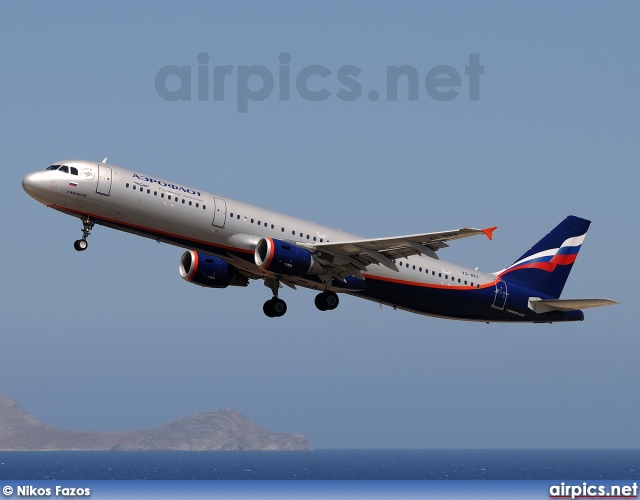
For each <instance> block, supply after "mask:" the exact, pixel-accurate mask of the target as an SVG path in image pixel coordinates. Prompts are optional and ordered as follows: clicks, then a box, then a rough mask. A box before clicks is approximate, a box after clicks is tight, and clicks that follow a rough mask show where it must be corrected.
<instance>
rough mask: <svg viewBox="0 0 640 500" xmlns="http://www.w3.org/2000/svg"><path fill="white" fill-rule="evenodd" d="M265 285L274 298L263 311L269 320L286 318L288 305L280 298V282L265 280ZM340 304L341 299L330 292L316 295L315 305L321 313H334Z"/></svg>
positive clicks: (265, 304)
mask: <svg viewBox="0 0 640 500" xmlns="http://www.w3.org/2000/svg"><path fill="white" fill-rule="evenodd" d="M264 284H265V286H267V287H268V288H270V289H271V291H272V292H273V298H272V299H270V300H267V301H266V302H265V303H264V305H263V306H262V311H263V312H264V313H265V315H266V316H268V317H269V318H279V317H280V316H284V314H285V313H286V312H287V303H286V302H285V301H284V300H282V299H280V298H278V290H279V289H280V281H279V280H277V279H272V278H265V280H264ZM339 303H340V299H339V298H338V294H337V293H335V292H332V291H330V290H325V291H324V292H322V293H319V294H318V295H316V299H315V304H316V307H317V308H318V309H319V310H320V311H333V310H334V309H335V308H336V307H338V304H339Z"/></svg>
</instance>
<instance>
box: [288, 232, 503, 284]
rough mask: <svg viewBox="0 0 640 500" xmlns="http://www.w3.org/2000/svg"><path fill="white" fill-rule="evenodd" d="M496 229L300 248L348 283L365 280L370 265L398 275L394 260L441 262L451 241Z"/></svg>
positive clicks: (309, 244) (414, 235) (395, 237)
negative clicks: (421, 256)
mask: <svg viewBox="0 0 640 500" xmlns="http://www.w3.org/2000/svg"><path fill="white" fill-rule="evenodd" d="M495 229H496V227H489V228H485V229H473V228H466V227H465V228H462V229H454V230H451V231H440V232H437V233H424V234H411V235H407V236H394V237H391V238H374V239H367V240H352V241H339V242H330V243H313V244H311V243H298V245H300V246H302V247H305V248H308V249H309V250H314V251H316V256H317V258H318V260H319V262H320V263H321V264H323V265H324V266H325V267H327V268H328V269H330V274H332V275H334V276H335V277H337V278H340V279H343V280H344V279H345V278H346V277H347V276H356V277H358V278H361V279H362V274H361V272H360V271H363V270H364V269H365V268H366V267H367V266H368V265H370V264H380V265H383V266H385V267H388V268H389V269H392V270H394V271H398V267H397V266H396V265H395V263H394V262H393V259H400V258H403V257H409V256H410V255H419V254H424V255H428V256H429V257H432V258H434V259H437V258H438V257H437V255H436V251H437V250H439V249H440V248H444V247H448V246H449V245H447V243H446V242H447V241H452V240H458V239H460V238H467V237H469V236H476V235H479V234H484V235H485V236H486V237H487V238H489V239H492V238H493V231H494V230H495Z"/></svg>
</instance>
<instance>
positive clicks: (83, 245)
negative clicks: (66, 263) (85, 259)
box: [73, 217, 96, 252]
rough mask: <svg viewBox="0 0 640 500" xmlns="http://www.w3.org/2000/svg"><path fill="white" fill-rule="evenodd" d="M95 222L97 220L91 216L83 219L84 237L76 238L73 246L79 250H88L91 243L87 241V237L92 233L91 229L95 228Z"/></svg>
mask: <svg viewBox="0 0 640 500" xmlns="http://www.w3.org/2000/svg"><path fill="white" fill-rule="evenodd" d="M95 223H96V221H94V220H93V219H92V218H91V217H85V218H83V219H82V239H81V240H76V241H75V242H74V243H73V248H75V249H76V250H77V251H78V252H82V251H83V250H86V249H87V247H88V246H89V243H87V238H88V237H89V235H90V234H91V230H92V229H93V226H94V225H95Z"/></svg>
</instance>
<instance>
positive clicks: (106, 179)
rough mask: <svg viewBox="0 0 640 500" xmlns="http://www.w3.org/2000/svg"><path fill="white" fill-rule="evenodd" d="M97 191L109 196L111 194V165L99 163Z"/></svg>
mask: <svg viewBox="0 0 640 500" xmlns="http://www.w3.org/2000/svg"><path fill="white" fill-rule="evenodd" d="M96 193H99V194H104V195H105V196H109V195H110V194H111V167H102V166H100V165H98V186H97V187H96Z"/></svg>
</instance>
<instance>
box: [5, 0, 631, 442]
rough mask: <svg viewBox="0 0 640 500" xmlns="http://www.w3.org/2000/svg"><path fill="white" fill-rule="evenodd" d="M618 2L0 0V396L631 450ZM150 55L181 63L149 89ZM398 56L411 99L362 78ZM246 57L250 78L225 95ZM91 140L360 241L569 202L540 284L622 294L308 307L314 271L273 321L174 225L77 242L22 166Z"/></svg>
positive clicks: (457, 251)
mask: <svg viewBox="0 0 640 500" xmlns="http://www.w3.org/2000/svg"><path fill="white" fill-rule="evenodd" d="M639 14H640V7H639V6H638V4H637V3H632V2H618V3H615V4H608V3H604V2H602V3H595V2H581V3H578V4H576V3H569V2H566V3H557V2H537V3H535V4H528V3H513V2H488V3H477V2H403V3H400V4H397V5H396V4H392V3H390V2H389V3H385V2H377V3H371V2H368V3H364V2H362V3H357V2H351V3H346V4H345V3H342V2H323V3H314V2H274V3H253V2H227V3H217V2H187V3H181V2H137V3H135V4H130V3H127V2H110V3H98V2H93V3H85V2H61V3H55V4H50V3H36V4H34V3H10V2H2V3H0V42H1V43H0V61H1V63H2V66H1V68H2V69H1V71H2V73H3V75H2V76H3V77H2V78H0V91H1V95H2V96H3V99H2V101H1V104H0V109H1V113H0V137H1V139H0V141H1V144H2V152H3V164H4V168H3V170H2V172H3V175H4V185H5V196H3V197H2V202H1V203H2V205H1V207H2V211H3V213H4V217H2V219H0V224H1V225H2V234H3V235H4V237H3V238H2V239H1V240H0V255H1V256H2V259H1V262H2V264H1V265H2V276H3V292H2V293H3V300H2V313H3V319H4V321H3V328H2V331H3V333H2V349H0V392H1V393H6V394H8V395H10V396H11V397H13V398H14V399H15V400H16V402H17V403H18V404H20V405H21V406H22V407H24V408H25V409H26V410H27V411H29V412H31V413H32V414H34V415H35V416H37V417H38V418H40V419H41V420H43V421H44V422H46V423H49V424H51V425H56V426H60V427H65V428H70V429H76V430H84V429H95V430H125V429H136V428H151V427H154V426H157V425H160V424H163V423H166V422H168V421H170V420H173V419H176V418H179V417H181V416H184V415H187V414H190V413H195V412H198V411H204V410H211V409H219V408H233V409H235V410H238V411H240V412H242V413H244V414H246V415H247V416H249V417H250V418H252V419H254V420H255V421H257V422H258V423H260V424H261V425H263V426H264V427H266V428H268V429H269V430H273V431H294V432H300V433H303V434H305V435H307V437H308V438H309V439H310V441H311V443H312V444H313V446H315V447H316V448H526V447H542V448H616V447H636V448H637V447H640V436H639V435H638V432H637V422H638V420H639V418H640V403H639V402H638V398H637V397H636V396H635V395H636V393H637V388H636V386H637V381H638V379H639V376H640V370H639V368H638V366H639V365H638V362H637V353H638V352H639V351H640V349H639V348H640V340H639V339H638V328H637V323H636V319H635V316H634V312H633V311H634V304H635V303H637V299H638V294H637V292H636V287H635V279H634V276H635V271H634V269H631V264H632V263H633V262H635V260H636V259H635V249H636V248H637V247H638V245H639V243H640V242H639V237H638V234H637V230H636V228H637V221H636V214H637V211H638V210H637V209H638V201H637V186H638V181H639V179H638V174H637V166H638V157H639V149H638V137H639V134H638V132H639V130H640V127H639V120H640V118H639V116H640V98H639V97H638V88H637V82H638V81H640V68H639V67H638V64H637V60H638V47H640V34H639V33H638V30H637V27H636V24H637V23H636V22H637V19H638V18H639ZM201 53H206V54H207V55H208V57H209V61H208V62H207V63H206V64H199V62H198V55H199V54H201ZM283 53H286V54H288V55H289V57H290V60H289V62H288V63H285V64H282V63H281V62H280V59H279V58H280V56H281V54H283ZM470 54H478V55H479V63H480V65H482V66H483V68H484V74H482V75H481V76H480V77H479V98H478V99H477V100H476V99H470V96H469V90H470V80H469V77H468V75H466V74H465V67H466V66H467V65H469V60H470ZM169 65H175V66H190V68H188V71H189V72H190V74H191V75H192V82H191V83H192V89H191V90H192V93H191V99H190V100H178V101H168V100H166V99H163V98H162V97H161V96H160V95H159V94H158V92H157V91H156V80H157V78H158V77H157V75H158V73H159V72H160V71H161V70H162V68H165V67H166V66H169ZM225 65H226V66H231V67H232V70H231V73H230V74H229V76H228V77H227V79H226V80H225V88H224V89H225V96H224V99H223V100H214V98H213V80H214V72H215V66H225ZM401 65H407V66H411V67H412V68H414V69H415V71H416V72H417V74H418V75H419V83H420V85H419V88H418V99H417V100H409V99H408V92H407V89H406V87H404V86H403V85H402V83H400V84H399V89H400V90H399V93H398V99H397V101H390V100H388V99H387V97H386V74H387V68H388V67H389V66H401ZM199 66H204V69H203V70H206V71H207V72H208V74H209V80H210V81H209V83H210V89H209V96H208V99H206V100H198V67H199ZM251 66H260V67H262V68H264V69H263V70H262V71H265V70H266V71H267V72H269V73H270V74H271V75H272V76H273V77H274V88H273V91H272V92H270V93H267V95H266V97H264V98H262V99H261V100H259V101H257V102H248V104H247V111H246V112H238V102H239V100H240V99H241V98H242V96H243V95H247V92H248V91H246V90H245V91H243V90H242V87H241V85H242V81H241V77H240V72H241V71H242V70H241V68H242V67H245V68H248V67H251ZM309 66H312V67H318V66H322V67H324V68H327V69H328V70H329V75H328V76H327V77H325V78H321V77H319V76H312V77H311V78H309V80H308V87H309V88H310V90H322V89H325V90H327V91H328V93H329V96H328V97H327V98H326V99H324V100H320V101H315V102H314V101H310V100H308V99H304V98H303V97H302V96H301V95H300V93H299V92H298V89H297V87H296V84H295V82H296V78H297V77H298V75H299V74H300V73H301V72H303V71H304V69H305V68H307V67H309ZM437 66H447V67H448V68H450V69H451V68H452V70H453V71H455V72H457V73H458V74H459V75H460V77H461V79H460V85H459V86H457V87H452V89H453V90H455V91H456V92H458V94H457V96H456V97H455V98H453V99H451V100H448V101H443V100H438V99H434V98H432V97H431V96H430V95H429V94H428V92H427V90H426V86H425V80H426V79H427V78H428V74H429V71H430V70H431V69H432V68H434V67H437ZM281 67H284V68H285V69H288V72H289V79H288V82H289V89H290V95H289V99H288V100H283V99H280V98H279V89H280V86H281V85H283V84H282V81H283V80H282V78H281V73H280V71H281ZM343 67H355V68H357V69H358V70H359V73H358V75H357V77H355V81H356V82H357V84H358V85H359V86H360V88H361V90H362V92H361V95H360V97H359V98H357V99H355V100H353V101H346V100H342V99H341V98H340V97H339V94H338V92H339V91H340V90H341V89H343V88H345V85H343V84H342V83H343V82H344V80H340V79H339V77H338V74H339V71H340V69H341V68H343ZM261 83H262V80H260V77H257V76H256V77H253V80H249V81H248V84H247V85H249V88H250V89H252V90H253V91H254V92H257V91H259V90H260V88H261ZM164 84H165V85H166V86H167V88H168V89H169V90H176V89H178V87H179V80H178V79H177V77H175V76H174V77H171V78H168V79H166V80H165V81H164ZM347 90H349V89H347ZM372 90H375V91H377V92H378V93H379V96H380V98H379V99H378V100H371V99H370V97H369V96H370V94H369V92H370V91H372ZM107 156H108V157H109V162H110V163H113V164H115V165H122V166H125V167H128V168H132V169H136V170H139V171H141V172H146V173H149V174H151V175H153V176H154V177H161V178H166V179H170V180H173V181H176V182H179V183H181V184H185V185H191V186H196V187H199V188H201V189H203V190H207V191H210V192H214V193H217V194H220V195H223V196H226V197H230V198H235V199H240V200H243V201H247V202H249V203H253V204H255V205H259V206H264V207H267V208H270V209H274V210H278V211H281V212H285V213H288V214H291V215H294V216H298V217H301V218H306V219H310V220H314V221H317V222H321V223H324V224H327V225H331V226H334V227H339V228H341V229H344V230H348V231H350V232H352V233H355V234H359V235H362V236H365V237H377V236H380V237H382V236H393V235H401V234H411V233H418V232H426V231H439V230H446V229H452V228H458V227H465V226H468V227H487V226H493V225H497V226H498V227H499V229H498V230H497V231H496V232H495V234H494V240H493V241H491V242H489V241H487V240H485V239H484V238H471V239H469V240H463V241H459V242H456V243H455V244H453V245H452V246H451V248H448V249H445V250H442V251H441V253H440V257H441V258H443V259H445V260H450V261H453V262H458V263H461V264H466V265H469V266H473V267H475V266H479V267H480V269H482V270H486V271H496V270H499V269H502V268H503V267H504V266H506V265H508V264H510V263H511V262H513V261H514V260H515V259H516V258H517V257H518V256H519V255H521V254H522V253H523V252H524V251H525V250H526V249H527V248H529V247H530V246H531V245H532V244H533V243H535V242H536V241H537V240H538V239H539V238H540V237H541V236H543V235H544V234H546V232H548V231H549V230H550V229H551V228H552V227H553V226H555V225H556V224H557V223H558V222H559V221H560V220H562V219H563V218H564V217H565V216H566V215H569V214H574V215H578V216H581V217H585V218H587V219H590V220H592V221H593V222H592V226H591V229H590V232H589V234H588V236H587V239H586V242H585V245H584V246H583V249H582V251H581V253H580V256H579V258H578V260H577V262H576V265H575V266H574V270H573V273H572V275H571V277H570V279H569V281H568V284H567V286H566V287H565V291H564V294H563V297H607V298H612V299H615V300H618V301H620V302H621V304H620V305H617V306H613V307H609V308H603V309H599V310H591V311H587V313H586V320H585V321H584V322H582V323H579V324H557V325H486V324H475V323H465V322H455V321H445V320H440V319H435V318H429V317H422V316H416V315H412V314H409V313H404V312H395V311H393V310H392V309H390V308H382V309H381V308H380V307H379V306H378V305H376V304H374V303H369V302H365V301H361V300H357V299H354V298H350V297H344V298H343V299H342V301H341V304H340V307H339V308H338V309H337V310H336V311H334V312H332V313H321V312H319V311H317V310H316V309H315V307H314V306H313V297H314V295H315V294H314V293H313V292H311V291H307V290H298V291H295V292H294V291H292V290H289V289H286V290H284V291H283V294H282V297H283V298H284V299H285V300H286V301H287V303H288V305H289V311H288V312H287V315H286V316H285V317H283V318H281V319H279V320H270V319H267V318H266V317H264V315H263V313H262V303H263V302H264V301H265V300H266V299H267V298H269V291H268V290H267V289H266V288H265V287H264V286H262V284H261V283H259V282H253V283H252V284H251V285H250V286H249V287H248V288H243V289H236V288H229V289H226V290H206V289H203V288H200V287H196V286H192V285H189V284H187V283H186V282H184V281H182V280H181V279H180V277H179V275H178V260H179V257H180V255H181V249H179V248H175V247H170V246H167V245H158V244H157V243H155V242H152V241H149V240H145V239H142V238H138V237H135V236H131V235H127V234H124V233H118V232H116V231H113V230H110V229H107V228H102V227H96V229H95V230H94V232H93V234H92V236H91V239H90V242H91V247H90V249H89V250H88V251H87V252H84V253H82V254H80V253H77V252H75V251H74V250H73V247H72V244H73V241H74V240H75V239H77V238H78V237H79V236H80V230H81V225H80V223H79V222H78V221H77V220H76V219H73V218H70V217H65V216H63V215H61V214H58V213H56V212H54V211H53V210H49V209H47V208H45V207H44V206H42V205H40V204H38V203H36V202H35V201H34V200H32V199H31V198H29V197H28V196H27V195H26V194H25V193H24V192H23V190H22V188H21V185H20V181H21V179H22V177H23V176H24V175H25V174H26V173H28V172H31V171H34V170H39V169H43V168H45V167H46V166H48V165H49V164H50V163H52V162H54V161H57V160H61V159H68V158H82V159H91V160H101V159H102V158H104V157H107Z"/></svg>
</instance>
